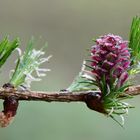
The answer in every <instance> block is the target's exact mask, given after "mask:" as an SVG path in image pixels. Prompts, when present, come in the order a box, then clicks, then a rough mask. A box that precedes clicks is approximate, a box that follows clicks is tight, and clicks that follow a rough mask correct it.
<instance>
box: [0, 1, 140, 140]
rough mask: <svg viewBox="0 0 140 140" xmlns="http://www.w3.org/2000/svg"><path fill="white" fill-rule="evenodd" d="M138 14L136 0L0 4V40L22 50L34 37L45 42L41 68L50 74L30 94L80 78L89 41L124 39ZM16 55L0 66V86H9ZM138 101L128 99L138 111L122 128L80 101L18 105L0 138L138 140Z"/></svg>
mask: <svg viewBox="0 0 140 140" xmlns="http://www.w3.org/2000/svg"><path fill="white" fill-rule="evenodd" d="M139 13H140V0H133V1H130V0H0V38H2V37H4V36H6V35H9V36H10V38H11V39H12V38H15V37H17V36H18V37H20V38H21V42H22V43H21V48H22V50H24V49H25V47H26V44H27V42H28V40H29V39H30V37H31V36H32V35H33V36H35V37H36V39H37V40H39V38H40V36H41V37H42V39H41V40H40V41H39V42H40V43H39V44H40V45H43V43H45V42H46V41H47V42H48V45H49V48H48V49H47V51H46V52H47V54H48V55H49V54H52V55H53V58H52V59H51V63H49V64H46V65H44V66H45V67H48V68H51V70H52V71H51V72H50V73H48V77H46V78H44V79H43V80H42V82H39V83H33V84H32V90H44V91H45V90H50V91H53V90H59V89H63V88H66V87H68V85H69V84H70V83H71V82H72V80H73V78H74V77H75V75H77V74H78V72H79V70H80V67H81V63H82V61H83V59H84V58H85V57H86V56H87V49H89V48H90V46H91V45H92V44H93V42H92V41H91V40H92V38H93V37H94V38H96V37H98V36H100V35H102V34H106V33H113V34H118V35H121V36H122V37H123V38H124V39H128V33H129V29H130V24H131V20H132V18H133V16H135V15H137V14H139ZM16 56H17V53H14V55H12V56H11V57H10V59H8V61H7V63H6V64H5V66H4V67H3V69H2V71H1V73H0V77H1V80H0V84H1V85H2V84H3V83H6V82H8V79H9V75H8V73H9V70H10V69H12V68H14V66H15V64H14V60H15V57H16ZM138 82H140V80H139V78H137V81H136V84H138ZM139 100H140V97H136V98H135V99H133V101H131V104H133V105H134V106H136V108H135V109H132V110H130V111H129V116H126V121H125V129H122V128H120V126H118V125H117V124H116V123H115V122H114V121H113V120H111V119H110V118H106V117H105V116H103V115H102V114H99V113H96V112H94V111H91V110H89V109H87V108H86V106H85V105H84V104H81V103H44V102H21V103H20V107H19V110H18V114H17V116H16V118H15V121H14V122H13V123H12V124H11V125H10V126H9V127H7V128H0V140H102V139H103V140H112V139H113V140H118V139H119V140H132V139H133V140H138V139H139V137H140V133H139V130H140V101H139ZM1 106H2V102H1Z"/></svg>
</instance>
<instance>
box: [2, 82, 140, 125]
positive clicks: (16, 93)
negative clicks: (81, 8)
mask: <svg viewBox="0 0 140 140" xmlns="http://www.w3.org/2000/svg"><path fill="white" fill-rule="evenodd" d="M7 85H8V84H5V85H4V86H3V88H0V99H3V100H4V102H3V111H2V112H0V126H2V127H6V126H8V125H9V124H10V123H11V121H12V120H13V119H14V117H15V115H16V112H17V108H18V102H19V101H23V100H24V101H46V102H53V101H55V102H84V103H86V105H87V107H88V108H90V109H92V110H95V111H98V112H100V113H103V114H107V112H106V110H105V109H104V107H103V102H102V98H101V94H100V92H99V91H80V92H69V91H63V92H41V91H24V90H16V89H14V87H12V86H11V85H8V86H7ZM126 94H128V95H131V96H135V95H139V94H140V85H139V86H132V87H129V88H128V89H127V91H125V93H124V94H122V95H121V97H125V96H126Z"/></svg>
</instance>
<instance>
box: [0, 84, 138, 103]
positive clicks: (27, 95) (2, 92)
mask: <svg viewBox="0 0 140 140" xmlns="http://www.w3.org/2000/svg"><path fill="white" fill-rule="evenodd" d="M89 92H91V91H80V92H69V91H63V92H42V91H25V90H15V89H11V88H0V99H5V98H7V97H9V96H15V97H16V99H17V100H25V101H46V102H53V101H56V102H84V101H85V97H86V96H87V94H89ZM97 92H99V91H92V93H97ZM125 94H128V95H131V96H135V95H139V94H140V85H138V86H131V87H129V88H128V89H127V90H126V91H125ZM120 96H125V95H123V94H122V95H120Z"/></svg>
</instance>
